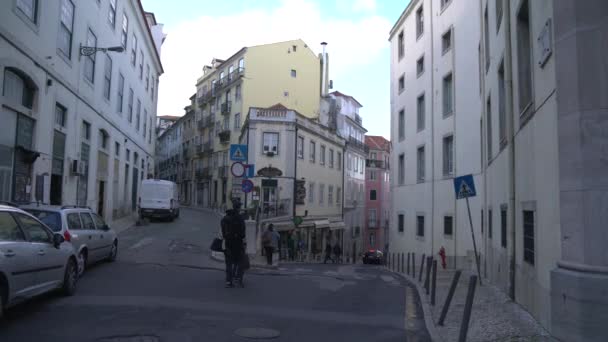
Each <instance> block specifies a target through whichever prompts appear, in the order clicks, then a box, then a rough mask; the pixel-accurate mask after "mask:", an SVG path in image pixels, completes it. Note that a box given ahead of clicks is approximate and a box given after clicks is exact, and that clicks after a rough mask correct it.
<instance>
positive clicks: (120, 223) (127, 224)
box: [110, 213, 137, 234]
mask: <svg viewBox="0 0 608 342" xmlns="http://www.w3.org/2000/svg"><path fill="white" fill-rule="evenodd" d="M136 222H137V214H136V213H133V214H130V215H127V216H125V217H122V218H119V219H118V220H114V221H112V222H111V223H110V227H112V229H113V230H114V231H115V232H116V234H120V233H122V232H124V231H125V230H127V229H129V228H131V227H133V226H134V225H135V223H136Z"/></svg>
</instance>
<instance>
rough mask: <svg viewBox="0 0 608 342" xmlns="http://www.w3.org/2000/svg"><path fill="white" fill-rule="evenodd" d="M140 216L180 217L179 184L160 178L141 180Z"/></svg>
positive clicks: (170, 218)
mask: <svg viewBox="0 0 608 342" xmlns="http://www.w3.org/2000/svg"><path fill="white" fill-rule="evenodd" d="M139 217H140V218H142V219H143V218H146V217H150V218H168V219H169V220H171V221H173V219H175V218H177V217H179V198H178V190H177V184H175V183H173V182H171V181H167V180H159V179H146V180H143V181H142V182H141V195H140V197H139Z"/></svg>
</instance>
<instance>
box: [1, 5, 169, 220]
mask: <svg viewBox="0 0 608 342" xmlns="http://www.w3.org/2000/svg"><path fill="white" fill-rule="evenodd" d="M100 13H101V14H103V15H100ZM151 30H155V31H156V32H157V34H158V32H160V33H162V27H161V28H160V31H159V27H158V24H157V23H156V20H155V18H154V15H153V14H152V13H147V12H144V10H143V8H142V5H141V3H140V1H137V0H129V1H118V2H117V1H111V0H102V1H91V2H76V1H70V0H50V1H40V0H32V1H12V0H11V1H6V2H5V5H4V11H2V12H1V13H0V71H1V72H2V73H1V75H2V79H3V81H2V82H1V84H2V89H1V90H2V91H1V92H0V93H1V94H2V96H0V106H1V108H2V109H1V111H2V114H1V115H2V119H3V122H4V123H3V125H2V129H1V130H2V133H1V134H0V136H1V138H0V139H1V141H0V150H1V151H2V152H1V153H0V164H1V166H0V170H1V171H0V198H1V199H2V200H11V201H14V202H30V201H39V202H44V203H50V204H57V205H65V204H79V205H87V206H90V207H91V208H93V209H94V210H96V211H97V212H98V213H99V214H101V215H102V216H103V217H104V219H106V220H108V221H112V220H113V219H117V218H119V217H121V216H123V215H127V214H129V213H131V212H133V211H134V210H135V209H136V206H137V203H136V201H137V198H138V191H139V182H140V181H141V179H142V178H145V177H147V176H148V175H151V174H152V173H153V165H154V146H155V142H156V139H155V129H154V122H155V117H156V102H157V91H158V77H159V76H160V75H161V74H162V72H163V68H162V65H161V62H160V58H159V53H160V46H157V45H156V44H155V42H154V39H153V36H152V34H151ZM161 43H162V40H161ZM108 47H118V49H114V50H123V51H124V52H119V51H109V50H106V51H104V50H96V49H95V48H108ZM49 113H50V114H49Z"/></svg>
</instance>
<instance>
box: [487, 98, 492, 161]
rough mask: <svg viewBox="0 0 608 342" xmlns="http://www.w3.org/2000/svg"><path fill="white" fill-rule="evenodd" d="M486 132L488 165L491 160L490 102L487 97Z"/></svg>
mask: <svg viewBox="0 0 608 342" xmlns="http://www.w3.org/2000/svg"><path fill="white" fill-rule="evenodd" d="M486 131H487V137H486V140H487V147H486V148H487V150H488V163H490V161H491V160H492V102H491V101H490V97H488V102H487V104H486Z"/></svg>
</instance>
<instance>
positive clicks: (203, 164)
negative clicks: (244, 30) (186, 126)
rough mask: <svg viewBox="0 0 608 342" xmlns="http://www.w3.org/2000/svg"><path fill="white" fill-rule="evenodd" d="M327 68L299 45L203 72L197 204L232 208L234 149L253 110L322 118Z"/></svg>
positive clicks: (260, 50) (265, 50)
mask: <svg viewBox="0 0 608 342" xmlns="http://www.w3.org/2000/svg"><path fill="white" fill-rule="evenodd" d="M321 66H322V58H321V57H320V56H316V55H315V54H314V52H313V51H312V50H311V49H310V48H309V47H308V45H306V43H304V42H303V41H302V40H300V39H298V40H291V41H286V42H280V43H273V44H265V45H257V46H251V47H244V48H242V49H241V50H239V51H238V52H236V53H235V54H234V55H232V56H231V57H230V58H228V59H226V60H220V59H214V60H213V61H212V63H211V65H209V66H205V67H204V68H203V76H201V77H200V78H199V79H198V81H197V84H196V88H197V94H196V110H195V117H196V120H197V129H198V131H199V137H198V138H194V139H193V142H192V143H193V145H194V146H195V151H196V153H197V154H198V155H199V156H200V159H198V160H196V162H195V165H194V168H195V179H196V181H195V182H194V184H196V185H195V186H194V189H193V194H194V196H193V199H194V201H193V203H192V204H195V205H199V206H204V207H212V208H223V207H224V206H225V205H226V204H227V203H228V202H229V199H230V196H231V195H230V193H231V191H232V187H233V184H232V181H231V178H232V176H231V174H230V169H229V165H230V164H231V163H230V162H229V160H230V157H229V155H228V153H229V148H230V144H235V143H237V141H238V136H239V134H240V130H241V126H242V125H243V122H244V120H245V117H246V116H247V113H248V111H249V108H253V107H257V108H267V107H270V106H272V105H274V104H277V103H282V104H283V105H285V106H286V107H288V108H290V109H293V110H295V111H297V112H299V113H301V114H302V115H304V116H305V117H308V118H316V117H318V115H319V98H320V95H321ZM234 186H235V187H239V188H240V183H239V184H234Z"/></svg>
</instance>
